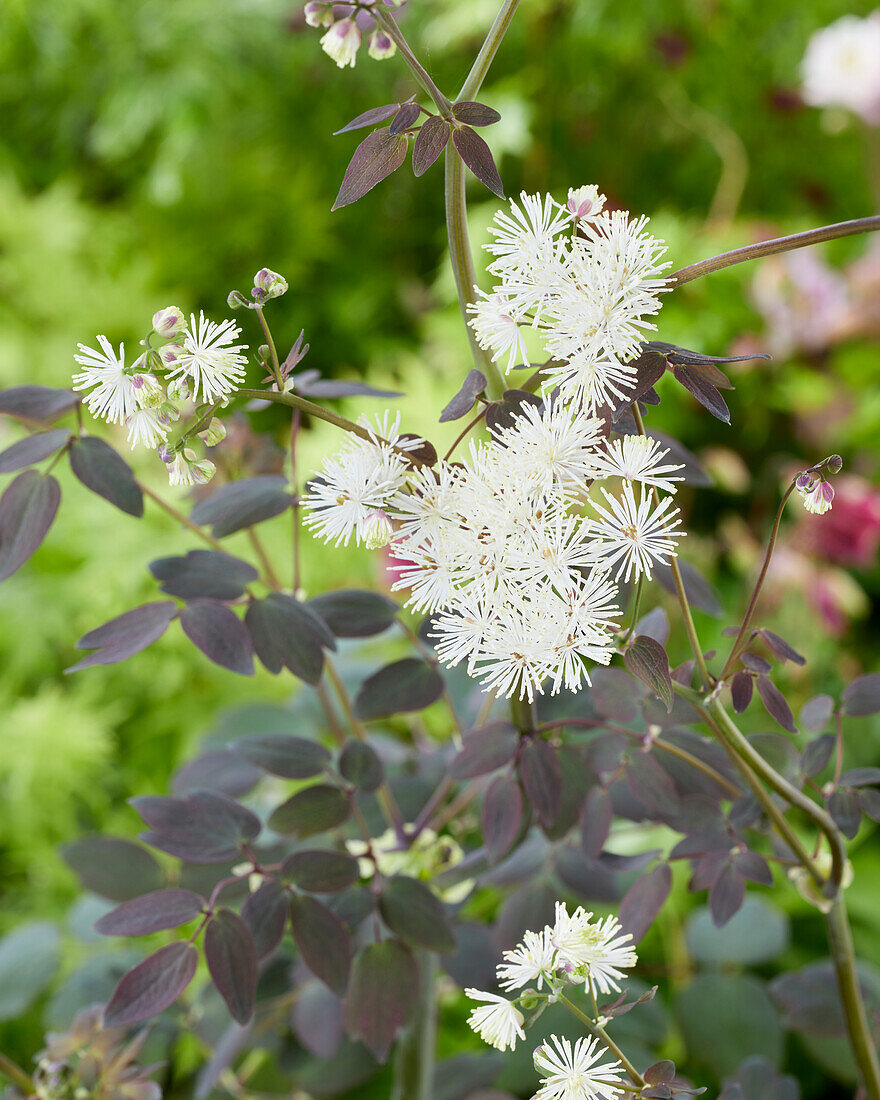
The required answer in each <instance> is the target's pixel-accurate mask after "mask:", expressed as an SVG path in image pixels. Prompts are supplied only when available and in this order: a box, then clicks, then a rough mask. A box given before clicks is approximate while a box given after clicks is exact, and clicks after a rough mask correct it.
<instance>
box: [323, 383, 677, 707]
mask: <svg viewBox="0 0 880 1100" xmlns="http://www.w3.org/2000/svg"><path fill="white" fill-rule="evenodd" d="M601 428H602V425H601V421H600V420H598V419H597V418H593V417H588V416H584V415H583V414H582V413H581V412H579V411H578V410H577V409H576V407H575V406H572V405H563V404H561V403H559V402H554V403H551V402H550V401H549V400H548V401H547V402H546V403H545V404H544V405H543V406H540V405H530V404H526V405H524V406H522V408H521V411H520V412H519V413H518V414H516V415H515V417H514V424H513V426H512V427H509V428H506V429H503V430H500V431H498V432H497V433H496V434H495V435H494V436H493V437H492V438H491V439H490V440H489V441H487V442H481V443H474V442H472V443H471V444H470V450H469V454H468V456H467V458H466V460H465V461H464V462H461V463H451V462H446V461H441V462H439V463H437V464H436V465H435V466H427V465H422V466H416V467H415V468H414V467H413V464H412V462H411V460H410V458H409V453H410V452H412V451H413V450H415V449H417V448H418V446H419V444H420V443H421V442H422V441H421V440H413V439H411V438H407V439H401V436H400V434H399V418H397V419H394V420H392V419H391V417H390V414H388V413H386V414H385V416H384V417H383V418H381V419H377V423H376V426H375V428H370V432H371V438H370V440H363V439H360V438H358V437H354V436H350V437H349V441H348V443H347V444H346V446H345V447H344V449H343V450H342V451H340V452H338V453H337V454H334V455H331V456H329V457H327V458H325V459H324V463H323V468H322V470H321V473H320V474H319V475H318V476H317V477H316V478H315V479H313V481H312V482H311V483H310V491H309V493H308V494H307V495H306V497H305V503H306V504H307V505H308V507H309V508H310V512H309V513H308V515H307V516H306V519H305V522H306V524H308V525H309V526H310V527H312V528H313V529H314V531H315V533H317V534H318V535H320V536H321V537H323V538H325V539H328V540H333V541H334V542H335V543H336V544H337V545H339V544H341V543H344V544H348V542H349V541H350V540H351V539H352V538H354V539H355V540H356V541H357V542H362V543H365V544H366V545H368V546H372V547H377V546H379V545H383V544H388V543H390V544H391V546H390V552H391V555H392V559H393V560H392V566H393V568H394V569H395V571H396V572H397V580H396V582H395V584H394V586H393V587H394V589H395V590H398V591H399V590H407V591H409V593H410V596H409V599H408V601H407V603H408V604H409V605H410V606H411V607H413V608H414V609H415V610H417V611H420V612H427V613H430V614H432V615H434V616H435V617H434V628H433V634H432V636H433V638H434V639H435V640H436V648H437V654H438V657H439V658H440V660H441V661H442V662H443V663H444V664H446V665H449V666H454V665H457V664H459V663H461V662H464V663H465V664H466V667H467V670H468V673H469V674H470V675H471V676H473V677H474V678H475V679H478V680H480V681H481V682H482V683H483V684H484V685H485V686H486V687H488V688H491V689H493V690H494V691H496V692H497V693H499V694H501V695H504V696H507V697H510V696H512V695H514V694H516V695H518V696H519V697H520V698H527V699H529V700H532V699H533V698H534V696H535V695H536V694H541V693H542V692H543V691H544V684H545V682H547V681H549V682H550V685H551V691H552V692H553V693H556V692H558V691H559V690H560V689H561V688H562V687H565V688H567V689H568V690H570V691H578V690H579V689H580V687H581V685H582V683H583V682H584V681H586V682H587V683H589V682H590V680H589V672H588V667H587V665H586V664H585V661H591V662H594V663H596V664H603V665H605V664H608V663H609V661H610V660H611V657H612V655H613V652H614V644H615V639H614V633H615V631H616V630H617V628H618V624H617V617H618V614H619V612H618V607H617V603H616V599H617V591H618V589H617V584H618V582H619V581H621V580H623V581H629V580H630V579H631V578H633V577H635V578H638V577H641V576H643V575H644V576H647V577H648V578H650V576H651V570H652V566H653V564H654V563H656V562H661V563H665V562H667V561H668V559H669V558H670V556H673V555H674V554H675V548H676V543H677V540H678V539H679V538H680V537H681V536H682V535H683V534H684V532H683V531H682V530H681V529H680V527H679V526H678V518H677V517H678V509H677V508H672V507H671V505H672V501H673V497H672V495H671V494H673V493H674V492H675V487H676V486H675V482H676V481H677V480H678V478H676V477H675V476H674V475H675V471H676V470H678V469H680V467H678V466H674V465H670V464H666V463H664V462H663V459H664V457H665V456H666V454H667V452H666V450H664V449H663V448H662V447H661V446H660V445H659V444H658V443H657V441H656V440H653V439H650V438H649V437H645V436H631V437H626V438H623V439H618V440H615V441H613V442H610V441H608V440H607V439H605V438H603V436H602V431H601ZM592 482H601V483H602V484H601V486H600V491H601V494H602V496H601V500H599V499H592V498H591V497H590V496H589V494H588V492H587V489H588V486H589V485H590V483H592ZM606 484H609V485H613V486H614V487H615V492H609V490H608V488H606V487H605V486H606ZM652 489H653V490H656V489H660V490H663V491H664V492H665V493H667V494H669V495H667V496H665V497H664V498H663V499H662V500H660V501H659V503H655V501H654V497H653V492H652Z"/></svg>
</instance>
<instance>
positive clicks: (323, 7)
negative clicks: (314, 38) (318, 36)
mask: <svg viewBox="0 0 880 1100" xmlns="http://www.w3.org/2000/svg"><path fill="white" fill-rule="evenodd" d="M305 17H306V22H307V23H308V25H309V26H310V27H330V26H332V24H333V5H332V4H323V3H321V2H320V0H311V2H310V3H308V4H306V6H305Z"/></svg>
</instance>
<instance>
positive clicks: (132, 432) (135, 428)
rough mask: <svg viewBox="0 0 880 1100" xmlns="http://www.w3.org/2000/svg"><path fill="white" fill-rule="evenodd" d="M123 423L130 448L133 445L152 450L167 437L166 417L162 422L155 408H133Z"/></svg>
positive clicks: (133, 447) (133, 446) (132, 447)
mask: <svg viewBox="0 0 880 1100" xmlns="http://www.w3.org/2000/svg"><path fill="white" fill-rule="evenodd" d="M125 424H126V427H127V428H128V442H129V443H130V444H131V449H132V450H134V449H135V447H149V448H150V450H154V449H155V448H156V447H158V446H159V445H160V444H162V443H164V442H165V440H166V439H167V438H168V426H167V418H166V422H165V423H163V418H162V416H161V414H160V413H159V412H158V410H157V409H135V411H134V412H133V413H132V414H131V416H130V417H128V419H127V420H126V421H125Z"/></svg>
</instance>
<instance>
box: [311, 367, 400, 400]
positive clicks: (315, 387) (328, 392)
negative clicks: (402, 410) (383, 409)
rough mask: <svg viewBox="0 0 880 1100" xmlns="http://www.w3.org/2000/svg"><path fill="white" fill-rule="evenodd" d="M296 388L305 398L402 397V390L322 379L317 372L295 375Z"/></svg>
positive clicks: (335, 379)
mask: <svg viewBox="0 0 880 1100" xmlns="http://www.w3.org/2000/svg"><path fill="white" fill-rule="evenodd" d="M292 377H293V378H294V380H295V385H294V388H295V390H296V392H297V393H301V394H303V395H304V396H305V397H319V398H320V397H400V396H401V393H400V390H380V389H378V388H377V387H376V386H368V385H367V383H366V382H346V381H343V380H342V379H341V378H322V377H321V375H320V374H319V373H318V371H316V370H306V371H303V372H302V374H294V375H293V376H292Z"/></svg>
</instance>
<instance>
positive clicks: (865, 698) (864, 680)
mask: <svg viewBox="0 0 880 1100" xmlns="http://www.w3.org/2000/svg"><path fill="white" fill-rule="evenodd" d="M13 484H14V482H13ZM0 507H2V505H0ZM0 542H2V536H0ZM878 711H880V672H869V673H868V674H867V676H859V677H858V678H857V679H855V680H853V682H852V683H851V684H848V685H847V686H846V687H845V688H844V691H843V713H844V714H848V715H849V716H850V717H851V718H864V717H865V716H866V715H868V714H876V713H877V712H878Z"/></svg>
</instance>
